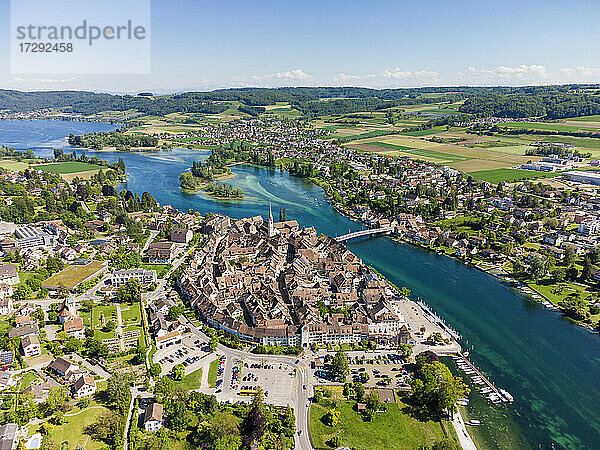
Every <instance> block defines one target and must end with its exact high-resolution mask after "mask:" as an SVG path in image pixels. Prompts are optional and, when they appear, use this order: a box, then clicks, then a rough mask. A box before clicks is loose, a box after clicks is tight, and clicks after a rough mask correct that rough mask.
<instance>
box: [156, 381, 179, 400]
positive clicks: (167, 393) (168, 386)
mask: <svg viewBox="0 0 600 450" xmlns="http://www.w3.org/2000/svg"><path fill="white" fill-rule="evenodd" d="M174 392H175V383H174V382H173V380H172V379H170V378H169V377H160V379H159V380H158V382H157V383H156V384H155V385H154V395H155V396H156V398H157V400H158V401H159V402H160V403H164V402H165V400H166V399H169V398H171V397H173V393H174Z"/></svg>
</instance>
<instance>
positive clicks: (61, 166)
mask: <svg viewBox="0 0 600 450" xmlns="http://www.w3.org/2000/svg"><path fill="white" fill-rule="evenodd" d="M33 168H34V169H38V170H43V171H44V172H50V173H58V174H62V173H76V172H87V171H89V170H106V169H107V168H106V167H103V166H97V165H96V164H88V163H84V162H79V161H68V162H59V163H51V164H38V165H35V166H33Z"/></svg>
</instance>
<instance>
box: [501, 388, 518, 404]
mask: <svg viewBox="0 0 600 450" xmlns="http://www.w3.org/2000/svg"><path fill="white" fill-rule="evenodd" d="M500 393H501V394H502V396H503V397H504V398H505V399H506V401H507V402H509V403H512V402H514V401H515V399H514V398H513V396H512V395H510V394H509V393H508V391H507V390H506V389H500Z"/></svg>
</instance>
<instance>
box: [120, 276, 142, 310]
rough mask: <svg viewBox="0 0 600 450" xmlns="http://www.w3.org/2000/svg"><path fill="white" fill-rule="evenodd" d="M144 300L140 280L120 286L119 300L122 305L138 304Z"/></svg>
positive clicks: (133, 280) (129, 281) (131, 280)
mask: <svg viewBox="0 0 600 450" xmlns="http://www.w3.org/2000/svg"><path fill="white" fill-rule="evenodd" d="M141 299H142V285H141V284H140V280H138V279H136V278H132V279H130V280H128V281H127V283H125V284H123V285H121V286H119V289H118V290H117V300H118V301H119V302H121V303H130V304H131V303H136V302H139V301H140V300H141Z"/></svg>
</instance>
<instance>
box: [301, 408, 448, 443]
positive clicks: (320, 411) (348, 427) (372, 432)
mask: <svg viewBox="0 0 600 450" xmlns="http://www.w3.org/2000/svg"><path fill="white" fill-rule="evenodd" d="M353 405H354V402H346V401H341V402H339V403H338V409H339V411H340V417H339V422H338V424H337V425H336V426H335V427H329V426H327V425H325V424H324V423H323V422H322V421H321V418H322V417H323V416H324V415H325V414H326V412H327V410H326V409H325V408H323V407H322V406H320V405H318V404H315V405H313V406H312V407H311V409H310V432H311V436H312V439H313V442H314V445H315V447H317V448H328V444H327V442H328V441H329V440H330V439H331V438H332V437H333V436H336V435H339V436H340V437H341V438H342V446H347V447H350V448H356V449H370V448H380V449H406V450H409V449H410V450H414V449H417V448H420V446H421V445H427V446H431V445H433V444H434V443H435V442H437V441H439V440H441V439H442V438H443V437H444V432H443V430H442V427H441V424H440V423H439V422H433V421H426V422H421V421H419V420H417V419H415V418H413V417H412V416H411V415H409V414H408V413H407V411H406V410H407V409H408V407H407V406H406V405H405V404H404V403H402V402H401V401H400V400H398V403H397V404H390V405H387V407H388V411H387V412H386V413H378V414H376V415H375V418H374V419H373V421H372V422H365V421H363V419H362V416H361V415H360V414H358V413H357V412H356V411H354V410H353Z"/></svg>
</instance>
